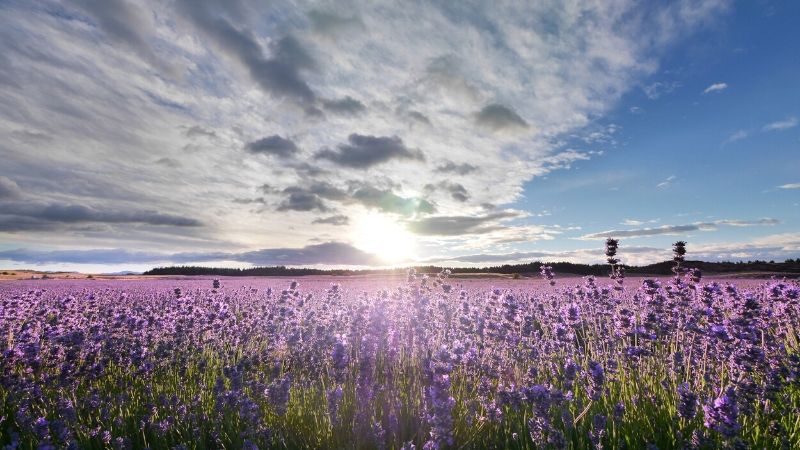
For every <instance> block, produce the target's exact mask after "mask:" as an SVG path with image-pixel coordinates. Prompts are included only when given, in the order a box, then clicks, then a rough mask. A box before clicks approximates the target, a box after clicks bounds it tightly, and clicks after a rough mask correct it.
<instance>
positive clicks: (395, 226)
mask: <svg viewBox="0 0 800 450" xmlns="http://www.w3.org/2000/svg"><path fill="white" fill-rule="evenodd" d="M355 233H356V234H355V236H354V241H355V245H356V247H358V248H360V249H361V250H364V251H365V252H368V253H372V254H374V255H376V256H378V257H379V258H381V259H382V260H384V261H385V262H386V263H388V264H397V263H402V262H407V261H409V260H411V259H412V258H413V256H414V251H415V247H416V241H415V240H414V237H413V236H412V235H411V233H409V232H408V230H406V229H405V227H403V226H402V225H401V224H399V223H398V222H397V221H396V220H394V219H392V218H391V217H388V216H385V215H382V214H377V213H368V214H365V215H363V216H361V217H360V218H359V219H358V220H357V222H356V231H355Z"/></svg>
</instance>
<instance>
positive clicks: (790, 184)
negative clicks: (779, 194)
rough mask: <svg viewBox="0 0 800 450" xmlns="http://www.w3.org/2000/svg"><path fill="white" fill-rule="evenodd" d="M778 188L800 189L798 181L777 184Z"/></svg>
mask: <svg viewBox="0 0 800 450" xmlns="http://www.w3.org/2000/svg"><path fill="white" fill-rule="evenodd" d="M778 189H800V183H786V184H782V185H780V186H778Z"/></svg>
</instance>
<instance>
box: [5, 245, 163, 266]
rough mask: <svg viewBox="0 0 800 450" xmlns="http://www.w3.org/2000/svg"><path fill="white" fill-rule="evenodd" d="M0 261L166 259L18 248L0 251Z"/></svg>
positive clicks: (117, 252) (125, 252) (110, 252)
mask: <svg viewBox="0 0 800 450" xmlns="http://www.w3.org/2000/svg"><path fill="white" fill-rule="evenodd" d="M0 260H7V261H15V262H21V263H25V264H48V263H72V264H134V263H154V262H160V261H163V262H166V261H168V257H167V256H166V255H162V254H159V253H152V252H132V251H129V250H125V249H121V248H115V249H92V250H47V251H43V250H29V249H22V248H18V249H15V250H3V251H0Z"/></svg>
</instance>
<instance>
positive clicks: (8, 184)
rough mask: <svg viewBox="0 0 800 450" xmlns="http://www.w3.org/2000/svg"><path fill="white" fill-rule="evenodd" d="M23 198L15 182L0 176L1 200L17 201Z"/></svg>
mask: <svg viewBox="0 0 800 450" xmlns="http://www.w3.org/2000/svg"><path fill="white" fill-rule="evenodd" d="M21 196H22V191H21V190H20V188H19V186H18V185H17V183H16V182H15V181H14V180H12V179H11V178H8V177H4V176H0V200H9V199H16V198H19V197H21Z"/></svg>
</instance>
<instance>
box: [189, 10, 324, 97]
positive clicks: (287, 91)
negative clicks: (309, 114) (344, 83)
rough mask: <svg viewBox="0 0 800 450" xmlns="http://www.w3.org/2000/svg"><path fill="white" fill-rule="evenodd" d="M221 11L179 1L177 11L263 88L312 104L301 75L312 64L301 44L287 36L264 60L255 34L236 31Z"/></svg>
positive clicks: (274, 93) (310, 91)
mask: <svg viewBox="0 0 800 450" xmlns="http://www.w3.org/2000/svg"><path fill="white" fill-rule="evenodd" d="M221 8H222V7H220V6H218V5H216V4H211V3H207V2H205V1H192V0H181V1H179V2H178V9H179V11H180V12H181V13H182V14H183V15H184V16H185V17H186V18H187V19H188V20H189V21H190V22H191V23H192V24H193V25H194V26H195V27H196V28H197V29H198V30H199V31H200V32H202V33H203V34H204V35H205V36H206V37H207V38H208V39H209V40H211V41H212V42H213V43H214V44H215V45H216V46H217V47H218V48H219V49H220V50H222V51H223V52H225V53H227V54H229V55H231V56H233V57H235V58H236V59H238V60H239V62H241V63H242V64H243V65H244V66H245V67H246V68H247V70H248V72H249V73H250V76H251V78H252V79H253V80H254V81H255V82H256V83H258V84H259V86H261V88H262V89H264V90H265V91H267V92H270V93H271V94H273V95H275V96H276V97H281V98H290V99H293V100H295V101H298V102H300V103H303V104H308V105H311V104H313V103H314V100H315V98H316V96H315V94H314V92H313V91H312V90H311V88H310V87H309V86H308V84H307V83H306V82H305V80H303V78H302V77H301V74H300V72H301V70H308V69H313V68H314V67H315V63H314V60H313V59H312V58H311V56H310V55H309V54H308V52H306V51H305V49H303V47H302V46H301V45H300V43H299V42H298V41H297V40H296V39H295V38H293V37H291V36H286V37H284V38H282V39H280V40H279V41H277V43H276V44H274V45H273V46H272V48H271V50H272V57H266V56H265V55H264V51H263V49H262V48H261V45H260V44H259V43H258V41H257V40H256V38H255V35H254V34H253V33H252V32H251V31H250V30H246V29H242V28H237V27H236V26H235V25H234V24H233V23H232V22H231V21H230V20H229V19H228V18H226V17H225V15H224V14H223V12H224V11H222V10H221Z"/></svg>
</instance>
